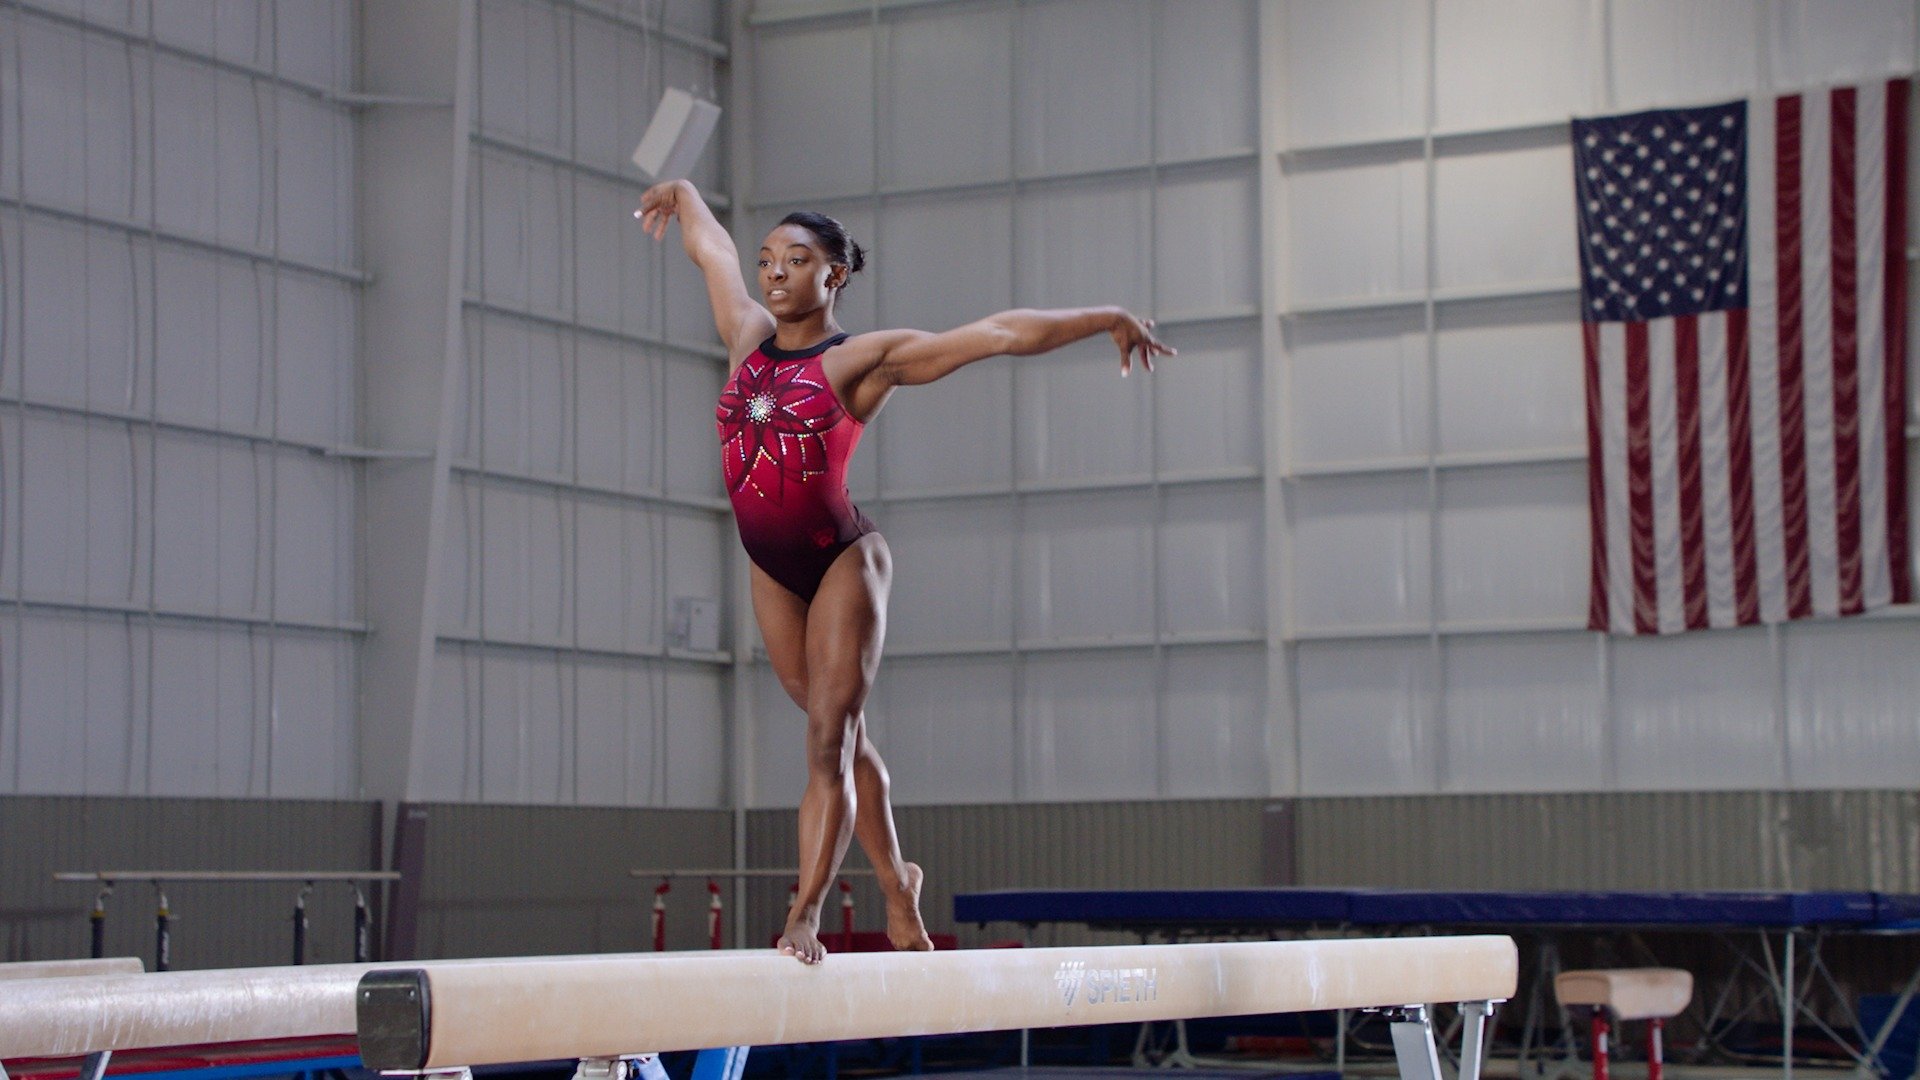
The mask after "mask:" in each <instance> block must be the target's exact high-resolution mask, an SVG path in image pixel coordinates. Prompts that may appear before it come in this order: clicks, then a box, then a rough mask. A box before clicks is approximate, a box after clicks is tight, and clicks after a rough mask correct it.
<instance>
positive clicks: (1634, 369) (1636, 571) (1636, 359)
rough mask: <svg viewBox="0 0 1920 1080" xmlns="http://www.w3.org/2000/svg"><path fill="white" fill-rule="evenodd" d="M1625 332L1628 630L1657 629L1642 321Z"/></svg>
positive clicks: (1649, 397) (1649, 390)
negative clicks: (1630, 590)
mask: <svg viewBox="0 0 1920 1080" xmlns="http://www.w3.org/2000/svg"><path fill="white" fill-rule="evenodd" d="M1625 329H1626V332H1627V500H1628V503H1629V506H1630V511H1629V515H1628V521H1629V523H1630V525H1631V532H1632V543H1633V629H1634V632H1635V633H1637V634H1657V633H1659V632H1660V577H1659V572H1658V571H1657V570H1656V569H1655V567H1654V558H1653V555H1654V553H1653V379H1652V377H1651V376H1649V375H1648V373H1647V368H1648V351H1647V324H1646V323H1643V322H1630V323H1627V324H1625Z"/></svg>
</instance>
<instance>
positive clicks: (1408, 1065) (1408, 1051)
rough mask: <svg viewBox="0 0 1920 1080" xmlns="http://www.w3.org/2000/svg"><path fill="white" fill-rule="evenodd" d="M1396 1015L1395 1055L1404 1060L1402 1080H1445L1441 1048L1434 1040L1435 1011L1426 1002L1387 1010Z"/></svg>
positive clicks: (1401, 1063)
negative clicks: (1441, 1071) (1441, 1066)
mask: <svg viewBox="0 0 1920 1080" xmlns="http://www.w3.org/2000/svg"><path fill="white" fill-rule="evenodd" d="M1387 1015H1388V1016H1390V1017H1392V1030H1393V1056H1394V1058H1395V1060H1397V1061H1398V1062H1399V1063H1400V1080H1445V1077H1444V1076H1442V1075H1441V1073H1440V1048H1439V1047H1438V1046H1436V1045H1434V1041H1433V1014H1432V1013H1431V1012H1430V1011H1428V1009H1427V1007H1426V1006H1425V1005H1404V1006H1401V1007H1400V1008H1397V1009H1389V1010H1387Z"/></svg>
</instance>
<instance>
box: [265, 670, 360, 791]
mask: <svg viewBox="0 0 1920 1080" xmlns="http://www.w3.org/2000/svg"><path fill="white" fill-rule="evenodd" d="M272 662H273V683H274V701H273V703H272V705H271V706H270V710H271V711H270V712H269V714H268V716H269V723H270V724H271V728H272V734H271V738H272V751H273V759H272V765H271V769H272V773H271V781H270V782H271V785H272V789H271V790H272V794H273V795H275V796H278V797H281V798H293V799H317V798H331V799H338V798H346V797H350V796H352V795H353V794H354V793H355V792H356V789H357V788H358V781H357V778H356V776H355V768H354V761H355V754H356V752H357V748H356V745H355V740H354V730H353V718H354V704H355V702H354V699H355V697H356V694H355V692H354V688H355V687H356V686H357V685H358V683H359V673H358V672H357V670H356V668H357V666H358V665H357V663H356V661H355V656H354V645H353V644H352V643H351V642H347V641H342V640H339V639H337V638H324V637H318V636H309V635H302V634H288V635H285V636H283V637H281V638H279V639H278V640H276V641H275V642H274V645H273V661H272Z"/></svg>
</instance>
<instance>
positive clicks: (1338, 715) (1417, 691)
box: [1294, 641, 1438, 795]
mask: <svg viewBox="0 0 1920 1080" xmlns="http://www.w3.org/2000/svg"><path fill="white" fill-rule="evenodd" d="M1295 658H1296V668H1297V671H1296V675H1295V682H1294V685H1295V690H1296V693H1297V694H1298V696H1299V701H1300V708H1299V717H1300V719H1299V724H1300V734H1299V738H1300V748H1299V750H1300V776H1301V787H1302V794H1306V795H1334V794H1338V795H1393V794H1402V793H1411V792H1425V791H1432V790H1434V782H1435V777H1434V753H1435V748H1436V746H1437V744H1438V734H1437V733H1436V732H1435V731H1434V716H1433V704H1434V690H1435V687H1436V686H1437V685H1438V682H1437V679H1438V673H1437V672H1436V671H1435V669H1434V651H1433V648H1432V646H1430V645H1428V644H1427V643H1426V642H1424V641H1340V642H1306V643H1303V644H1301V646H1300V647H1299V650H1298V652H1297V653H1296V654H1295Z"/></svg>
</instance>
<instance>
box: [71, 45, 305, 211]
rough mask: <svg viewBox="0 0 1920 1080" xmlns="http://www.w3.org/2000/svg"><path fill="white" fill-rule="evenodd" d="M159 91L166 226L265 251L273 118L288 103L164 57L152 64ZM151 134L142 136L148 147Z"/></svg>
mask: <svg viewBox="0 0 1920 1080" xmlns="http://www.w3.org/2000/svg"><path fill="white" fill-rule="evenodd" d="M146 60H147V58H146V57H145V56H144V55H142V56H141V57H140V58H139V59H138V60H136V61H135V64H136V66H138V67H140V68H145V67H146ZM124 64H125V61H122V66H124ZM153 88H154V93H155V97H154V105H155V109H154V115H153V130H152V137H153V151H152V152H153V163H154V169H155V170H156V191H155V198H156V200H157V205H158V207H159V219H160V224H161V225H163V226H166V227H169V228H173V229H178V230H180V231H182V232H186V233H190V234H193V235H196V236H218V237H220V238H222V239H224V240H227V241H229V242H233V243H244V244H248V245H251V246H257V247H266V246H267V245H268V244H270V243H271V242H272V238H273V223H272V222H271V221H269V220H266V218H267V215H268V207H269V206H270V205H271V203H270V200H271V198H272V192H271V191H270V190H269V189H268V184H269V182H270V177H271V173H272V167H271V164H270V160H269V150H268V147H269V145H270V140H271V139H272V137H273V135H272V127H271V125H272V122H273V121H272V112H273V110H274V109H275V108H276V107H278V108H281V109H283V110H284V109H285V108H286V107H287V106H288V105H289V101H287V100H284V99H279V98H277V97H276V95H275V93H274V91H273V90H272V89H271V88H262V87H261V86H259V84H257V83H255V82H254V81H253V80H251V79H248V78H246V77H244V76H240V75H229V74H226V73H223V72H217V71H215V70H213V69H211V68H208V67H206V66H204V65H200V64H195V63H191V62H188V61H185V60H176V59H173V58H171V57H166V56H164V55H163V56H161V57H159V58H158V59H157V60H156V61H155V63H154V65H153ZM141 119H142V120H144V119H145V118H144V117H142V118H141ZM142 126H143V128H144V124H143V125H142ZM147 134H148V133H147V132H146V131H145V130H142V131H141V132H140V142H141V143H142V144H144V143H145V142H146V138H145V137H146V135H147ZM142 149H143V151H144V149H145V147H144V145H143V146H142ZM209 173H211V175H208V174H209ZM104 208H105V207H102V209H104Z"/></svg>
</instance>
